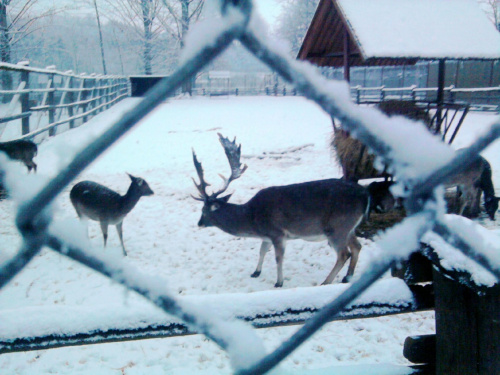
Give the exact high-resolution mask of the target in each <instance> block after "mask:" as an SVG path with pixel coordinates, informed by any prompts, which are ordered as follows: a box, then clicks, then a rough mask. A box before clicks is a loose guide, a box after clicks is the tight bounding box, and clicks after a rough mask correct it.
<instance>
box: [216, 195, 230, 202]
mask: <svg viewBox="0 0 500 375" xmlns="http://www.w3.org/2000/svg"><path fill="white" fill-rule="evenodd" d="M231 195H233V194H229V195H226V196H225V197H222V198H219V199H220V200H221V201H223V202H224V203H227V202H228V201H229V198H231Z"/></svg>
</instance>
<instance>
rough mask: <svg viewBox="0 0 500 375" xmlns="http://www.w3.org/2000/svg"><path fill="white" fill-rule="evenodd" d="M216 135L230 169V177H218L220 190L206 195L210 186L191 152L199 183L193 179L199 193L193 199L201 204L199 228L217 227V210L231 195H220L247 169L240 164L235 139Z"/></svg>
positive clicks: (239, 147)
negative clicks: (220, 183)
mask: <svg viewBox="0 0 500 375" xmlns="http://www.w3.org/2000/svg"><path fill="white" fill-rule="evenodd" d="M217 134H218V135H219V141H220V143H221V145H222V147H223V148H224V152H225V153H226V156H227V160H228V161H229V166H230V167H231V176H229V178H226V177H224V176H222V175H219V176H221V178H222V180H223V181H224V183H223V186H222V188H221V189H219V190H218V191H216V192H214V193H212V194H208V193H207V191H206V188H207V186H210V184H208V183H207V182H206V181H205V179H204V177H203V168H202V166H201V163H200V162H199V161H198V159H197V158H196V154H195V152H194V150H193V162H194V166H195V168H196V172H197V174H198V178H199V179H200V183H199V184H197V183H196V181H195V179H194V178H193V182H194V185H195V186H196V189H198V193H199V196H198V197H194V196H193V198H194V199H196V200H198V201H201V202H203V208H202V211H201V218H200V221H199V222H198V226H200V227H209V226H217V217H218V214H219V210H220V209H221V208H223V207H224V206H225V205H227V202H228V201H229V198H230V197H231V194H229V195H226V196H223V197H220V195H221V194H222V193H224V192H225V191H226V190H227V188H228V187H229V184H230V183H231V181H234V180H236V179H237V178H239V177H241V175H242V174H243V173H244V172H245V170H246V169H247V166H246V165H243V166H242V165H241V163H240V157H241V145H236V138H235V139H234V140H233V141H232V142H231V141H229V139H227V138H225V137H223V136H222V135H221V134H220V133H217Z"/></svg>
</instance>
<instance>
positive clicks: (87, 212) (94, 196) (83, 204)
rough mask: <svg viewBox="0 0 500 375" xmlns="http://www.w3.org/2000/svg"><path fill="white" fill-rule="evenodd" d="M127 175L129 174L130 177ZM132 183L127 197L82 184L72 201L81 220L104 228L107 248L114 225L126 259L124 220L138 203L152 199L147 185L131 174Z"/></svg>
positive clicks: (103, 233)
mask: <svg viewBox="0 0 500 375" xmlns="http://www.w3.org/2000/svg"><path fill="white" fill-rule="evenodd" d="M127 174H128V173H127ZM128 176H129V177H130V179H131V180H132V182H131V183H130V186H129V188H128V191H127V193H126V194H125V195H123V196H122V195H120V194H118V193H117V192H115V191H113V190H111V189H109V188H107V187H106V186H103V185H101V184H98V183H97V182H93V181H81V182H79V183H77V184H76V185H75V186H73V188H72V189H71V192H70V194H69V197H70V199H71V203H72V204H73V207H75V210H76V213H77V214H78V217H79V218H80V219H85V218H88V219H91V220H95V221H98V222H99V223H100V224H101V231H102V235H103V237H104V247H106V242H107V239H108V225H115V226H116V231H117V232H118V237H120V243H121V245H122V249H123V255H125V256H126V255H127V252H126V251H125V245H124V244H123V230H122V225H123V219H125V216H127V214H128V213H129V212H130V211H132V209H133V208H134V207H135V205H136V204H137V202H139V199H140V198H141V197H143V196H148V195H153V194H154V193H153V190H151V188H150V187H149V185H148V183H147V182H146V181H145V180H143V179H142V178H140V177H134V176H132V175H131V174H128Z"/></svg>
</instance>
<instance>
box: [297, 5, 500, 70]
mask: <svg viewBox="0 0 500 375" xmlns="http://www.w3.org/2000/svg"><path fill="white" fill-rule="evenodd" d="M346 31H347V34H346ZM345 35H347V36H348V37H349V45H350V46H349V61H350V65H351V66H354V65H365V64H368V65H395V64H402V63H405V64H407V63H414V62H416V61H417V60H419V59H433V60H434V59H500V33H499V32H498V31H497V30H496V29H495V27H494V26H493V24H492V23H491V22H490V20H488V18H487V16H486V14H485V13H484V12H483V11H482V10H481V9H480V7H479V5H478V4H477V1H476V0H321V1H320V3H319V5H318V8H317V10H316V14H315V15H314V18H313V20H312V22H311V25H310V26H309V30H308V32H307V34H306V37H305V38H304V42H303V44H302V47H301V50H300V52H299V56H298V57H299V58H300V59H307V60H310V61H311V62H313V63H315V64H318V65H320V66H342V65H343V64H344V60H343V56H344V53H345V49H344V46H345V44H344V37H345Z"/></svg>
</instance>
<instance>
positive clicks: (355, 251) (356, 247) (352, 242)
mask: <svg viewBox="0 0 500 375" xmlns="http://www.w3.org/2000/svg"><path fill="white" fill-rule="evenodd" d="M348 246H349V250H350V251H351V261H350V262H349V268H348V269H347V275H345V277H344V278H343V279H342V282H343V283H348V282H349V281H351V278H352V275H354V270H355V269H356V264H357V263H358V259H359V253H360V251H361V244H360V243H359V241H358V239H357V238H356V236H355V235H354V233H353V234H351V237H350V238H349V243H348Z"/></svg>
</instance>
